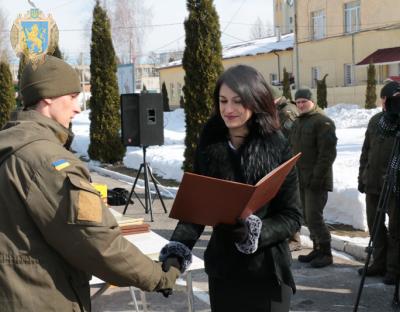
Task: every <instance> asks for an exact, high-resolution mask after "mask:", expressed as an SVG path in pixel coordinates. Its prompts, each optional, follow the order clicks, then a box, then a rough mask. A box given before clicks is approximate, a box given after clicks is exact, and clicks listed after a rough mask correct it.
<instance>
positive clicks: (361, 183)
mask: <svg viewBox="0 0 400 312" xmlns="http://www.w3.org/2000/svg"><path fill="white" fill-rule="evenodd" d="M399 90H400V85H399V84H398V83H397V82H394V81H392V82H389V83H388V84H386V85H385V86H384V87H383V88H382V90H381V95H380V96H381V100H382V106H383V107H385V100H386V98H387V97H388V96H393V92H396V91H397V92H398V91H399ZM383 114H384V112H380V113H378V114H376V115H374V116H373V117H372V118H371V119H370V121H369V123H368V127H367V131H366V132H365V139H364V144H363V147H362V152H361V157H360V168H359V175H358V190H359V191H360V192H361V193H365V200H366V209H367V222H368V229H369V232H370V233H371V235H372V228H373V225H374V221H375V217H376V212H377V209H378V202H379V195H380V193H381V189H382V186H383V179H384V175H385V174H386V169H387V166H388V164H389V160H390V155H391V153H392V147H393V144H394V136H386V135H384V134H383V133H382V132H381V131H380V128H379V126H378V123H379V122H380V120H381V118H382V117H383ZM388 213H389V229H387V228H386V225H385V220H384V218H383V219H382V220H381V221H382V222H381V223H380V224H377V225H376V234H375V235H376V236H375V239H374V241H373V247H374V248H373V252H372V255H373V258H374V261H373V264H372V265H371V266H369V267H368V269H367V272H366V276H376V275H382V276H383V275H384V278H383V282H384V283H385V284H388V285H391V284H394V283H395V276H396V270H397V268H398V261H399V255H398V253H399V250H398V249H399V247H398V245H397V244H396V238H395V237H394V233H393V232H395V231H396V229H397V228H398V227H399V225H400V224H399V222H400V221H399V217H400V216H399V212H398V209H396V200H395V198H394V196H392V197H391V198H390V200H389V209H388ZM388 230H389V231H388ZM358 272H359V274H360V275H361V274H362V273H363V268H361V269H359V271H358Z"/></svg>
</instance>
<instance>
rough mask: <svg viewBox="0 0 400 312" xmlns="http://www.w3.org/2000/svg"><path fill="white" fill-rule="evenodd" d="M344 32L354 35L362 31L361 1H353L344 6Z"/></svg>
mask: <svg viewBox="0 0 400 312" xmlns="http://www.w3.org/2000/svg"><path fill="white" fill-rule="evenodd" d="M344 31H345V33H354V32H357V31H360V1H359V0H357V1H353V2H349V3H346V4H345V5H344Z"/></svg>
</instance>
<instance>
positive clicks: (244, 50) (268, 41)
mask: <svg viewBox="0 0 400 312" xmlns="http://www.w3.org/2000/svg"><path fill="white" fill-rule="evenodd" d="M293 45H294V35H293V33H291V34H288V35H284V36H281V38H280V40H279V41H278V38H277V37H267V38H261V39H255V40H251V41H244V42H240V43H235V44H231V45H228V46H226V47H224V49H223V51H222V58H223V59H227V58H233V57H239V56H248V55H257V54H265V53H270V52H273V51H284V50H290V49H293ZM181 65H182V60H177V61H173V62H170V63H168V64H166V65H163V66H160V67H159V69H162V68H168V67H175V66H181Z"/></svg>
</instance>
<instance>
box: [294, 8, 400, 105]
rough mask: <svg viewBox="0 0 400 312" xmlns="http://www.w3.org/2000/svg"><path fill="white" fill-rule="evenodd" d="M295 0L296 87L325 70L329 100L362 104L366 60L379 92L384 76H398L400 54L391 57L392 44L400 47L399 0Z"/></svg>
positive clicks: (310, 82) (311, 81) (310, 84)
mask: <svg viewBox="0 0 400 312" xmlns="http://www.w3.org/2000/svg"><path fill="white" fill-rule="evenodd" d="M296 1H297V3H296V4H297V5H296V19H297V20H296V22H297V27H296V29H295V31H296V43H295V45H296V44H297V47H296V48H295V49H294V55H293V57H294V62H295V66H298V69H299V70H298V72H299V77H298V81H297V83H298V84H299V85H300V86H308V87H312V88H313V87H315V85H316V84H315V79H321V78H322V77H323V76H324V75H325V74H328V77H327V80H326V81H327V87H328V88H329V89H328V102H329V103H332V104H336V103H357V104H359V105H360V106H363V105H364V101H365V86H366V80H367V66H368V65H369V63H373V64H375V66H376V73H377V76H376V80H377V82H378V88H377V89H378V91H379V88H380V87H381V84H382V83H383V82H384V81H385V80H386V79H387V78H389V77H391V76H399V74H400V65H399V64H400V54H399V53H398V54H397V57H396V55H394V56H393V54H395V53H393V48H396V47H397V48H399V47H400V42H399V38H400V15H399V14H398V12H399V10H400V1H398V0H381V1H374V0H335V1H325V0H296ZM378 50H383V51H381V53H377V51H378ZM296 52H298V55H297V56H296ZM374 55H375V57H374Z"/></svg>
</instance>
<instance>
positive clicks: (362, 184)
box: [358, 182, 365, 193]
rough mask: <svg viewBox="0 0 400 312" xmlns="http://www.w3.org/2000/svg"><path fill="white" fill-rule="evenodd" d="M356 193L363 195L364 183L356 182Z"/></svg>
mask: <svg viewBox="0 0 400 312" xmlns="http://www.w3.org/2000/svg"><path fill="white" fill-rule="evenodd" d="M358 191H359V192H360V193H365V185H364V183H361V182H358Z"/></svg>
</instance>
